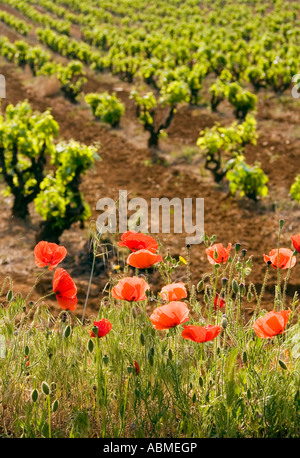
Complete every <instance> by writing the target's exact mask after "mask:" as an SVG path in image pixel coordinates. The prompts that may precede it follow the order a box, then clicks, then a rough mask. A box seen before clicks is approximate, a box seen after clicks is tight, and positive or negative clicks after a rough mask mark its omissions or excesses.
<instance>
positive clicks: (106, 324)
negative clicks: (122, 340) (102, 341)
mask: <svg viewBox="0 0 300 458" xmlns="http://www.w3.org/2000/svg"><path fill="white" fill-rule="evenodd" d="M96 328H98V331H97V335H96V334H95V333H94V330H95V331H96ZM111 329H112V324H111V322H110V321H108V320H107V319H106V318H103V319H102V320H100V321H94V326H93V329H92V331H91V337H104V336H106V334H108V333H109V331H111Z"/></svg>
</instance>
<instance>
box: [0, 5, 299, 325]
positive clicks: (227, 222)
mask: <svg viewBox="0 0 300 458" xmlns="http://www.w3.org/2000/svg"><path fill="white" fill-rule="evenodd" d="M1 8H2V6H1ZM8 10H9V9H8ZM16 15H18V14H16ZM19 16H20V17H21V15H19ZM23 19H24V18H23ZM76 33H77V35H78V31H77V29H75V30H74V34H75V35H76ZM0 34H4V35H7V36H8V37H9V39H10V40H12V41H13V40H14V39H16V38H20V37H19V36H18V35H17V34H16V33H14V32H12V31H11V30H9V29H8V28H7V27H6V26H5V25H2V24H0ZM29 40H30V41H31V42H34V40H35V39H34V33H31V35H30V37H29ZM0 73H1V74H4V75H5V77H6V82H7V97H6V99H3V100H2V106H1V110H2V112H3V111H4V109H5V107H6V106H7V104H8V103H13V104H16V103H18V102H20V101H22V100H25V99H27V100H28V101H29V102H30V104H31V105H32V107H33V108H34V109H36V110H39V111H44V110H46V109H47V108H50V109H51V112H52V114H53V116H54V118H55V119H56V120H57V121H58V123H59V126H60V139H62V138H63V139H66V140H68V139H71V138H74V139H76V140H78V141H81V142H84V143H86V144H92V143H94V142H96V141H97V142H100V143H101V149H100V151H99V153H100V155H101V161H100V162H98V163H97V164H96V166H95V169H94V170H93V171H90V172H89V173H87V174H86V176H85V177H84V178H83V181H82V191H83V193H84V195H85V198H86V200H87V201H88V203H89V204H90V207H91V210H92V214H93V216H92V220H93V221H94V220H96V218H97V216H98V215H99V213H98V212H97V211H96V202H97V201H98V199H100V198H101V197H110V198H113V199H117V198H118V193H119V190H127V191H128V196H129V199H130V198H131V197H142V198H145V199H146V200H147V201H148V203H149V202H150V199H151V198H153V197H159V198H160V197H168V198H173V197H179V198H181V199H183V198H185V197H192V198H193V199H195V198H197V197H203V198H204V202H205V231H206V232H207V233H208V234H209V235H212V234H216V236H217V241H218V242H223V243H224V244H226V245H227V243H228V242H231V243H232V244H235V243H236V242H239V243H241V245H242V248H246V249H247V250H248V251H247V255H249V256H253V260H254V266H253V271H252V274H251V277H250V279H251V281H253V282H254V283H255V284H256V286H257V290H258V291H259V290H260V287H261V284H262V281H263V277H264V273H265V268H266V266H265V263H264V260H263V254H264V253H267V252H269V251H270V250H271V249H272V248H275V247H276V246H277V233H278V221H279V219H281V218H283V219H284V220H285V225H284V228H283V234H282V239H281V246H286V247H291V241H290V236H291V235H293V234H296V233H299V232H300V207H299V204H297V203H295V202H293V201H292V200H291V198H290V197H289V189H290V186H291V184H292V182H293V181H294V178H295V176H296V174H297V173H298V172H299V167H300V155H299V151H300V127H299V125H300V124H299V120H300V105H299V101H298V99H293V98H292V96H291V93H290V91H287V92H286V93H285V94H284V95H282V96H280V97H277V96H275V95H273V94H272V93H270V92H263V91H262V92H261V93H259V94H258V98H259V104H258V109H257V114H256V118H257V122H258V134H259V139H258V142H257V145H256V146H250V147H247V149H246V159H247V161H248V162H249V163H251V164H252V163H253V162H254V161H255V160H258V161H260V162H261V166H262V168H263V170H264V171H265V173H266V174H267V175H268V177H269V196H268V197H267V198H265V199H263V200H262V201H258V202H252V201H249V200H247V199H240V198H238V197H232V196H230V195H229V193H228V187H227V186H226V184H223V185H222V186H217V185H216V184H215V183H214V182H213V180H212V177H211V176H210V175H209V174H208V173H204V171H203V169H202V167H201V166H202V163H201V159H200V158H199V155H196V157H194V159H193V160H192V161H189V160H188V159H187V158H186V154H187V152H188V150H187V147H191V148H195V143H196V140H197V138H198V135H199V132H200V131H201V130H202V129H203V128H205V127H206V126H212V125H213V124H214V122H216V121H218V122H220V123H222V124H226V125H227V124H230V123H231V122H232V121H233V120H234V116H233V113H232V110H231V108H230V107H229V106H228V105H227V104H226V103H223V104H221V105H220V108H219V112H218V113H211V112H210V110H209V109H208V108H207V106H205V105H204V104H203V106H200V107H197V108H195V107H189V106H182V107H180V108H179V110H178V112H177V113H176V115H175V118H174V121H173V123H172V124H171V126H170V128H169V129H168V131H167V132H168V138H167V139H166V140H163V141H162V142H161V145H160V147H161V150H160V156H161V158H162V159H163V161H162V163H161V164H152V165H151V161H150V159H151V154H150V151H149V150H148V148H147V134H145V133H144V131H143V128H142V126H141V125H140V124H139V122H138V121H137V119H136V117H135V110H134V104H133V102H132V100H130V99H129V92H130V90H131V88H132V86H131V85H129V84H127V83H124V82H122V81H120V80H118V79H117V78H114V77H112V76H111V75H109V74H102V75H95V74H92V73H91V72H88V73H89V77H88V82H87V83H86V85H85V87H84V91H83V92H85V93H88V92H91V91H97V92H102V91H104V90H108V91H116V93H117V95H118V97H120V98H121V99H122V101H123V102H124V103H125V105H126V113H125V115H124V118H123V119H122V121H121V126H120V127H119V128H118V129H112V128H110V127H107V126H106V125H104V124H101V123H99V122H97V121H95V120H94V119H93V116H92V115H91V113H90V110H89V109H88V107H87V105H86V104H85V102H84V100H83V97H81V98H80V100H79V103H78V104H72V103H70V102H69V101H67V100H66V99H65V98H64V97H63V95H62V94H61V93H60V91H59V88H58V86H57V84H56V82H55V80H49V79H46V78H41V77H38V78H33V77H32V75H31V73H30V71H29V70H28V69H26V70H25V71H23V70H20V69H18V68H16V67H15V66H14V65H13V64H11V63H7V62H5V61H4V60H1V61H0ZM0 187H1V188H2V189H3V188H4V184H3V183H2V184H1V183H0ZM11 206H12V199H11V198H4V197H3V196H2V197H1V201H0V208H1V215H2V218H1V220H0V279H4V277H5V276H7V275H9V276H11V277H12V279H13V283H14V287H13V290H14V292H15V293H17V292H20V293H22V294H23V295H26V294H27V293H28V292H29V291H30V289H31V286H32V285H33V283H34V279H35V276H36V274H37V273H38V272H39V271H38V269H37V268H36V266H35V264H34V257H33V248H34V246H35V235H36V231H37V228H38V225H39V223H40V219H39V217H38V216H37V215H36V214H35V212H34V208H32V209H31V219H30V220H28V221H26V222H24V221H19V220H16V219H14V218H12V216H11ZM88 236H89V225H88V224H87V225H86V227H85V228H84V229H80V227H79V226H77V225H75V226H74V227H72V228H71V229H70V230H69V231H66V232H65V233H64V234H63V236H62V237H61V240H60V242H61V244H63V245H65V246H66V248H67V250H68V256H67V258H66V259H65V261H63V263H62V264H61V266H62V267H64V268H66V269H67V270H68V271H69V272H70V273H71V275H72V276H73V278H74V280H75V282H76V284H77V286H78V299H79V304H78V310H77V315H78V317H81V315H82V309H83V304H84V300H85V295H86V291H87V285H88V280H89V274H90V267H91V255H90V252H89V244H88ZM118 237H119V236H117V237H116V239H118ZM158 239H159V240H160V241H161V243H162V245H163V246H162V250H161V251H162V254H165V253H166V252H167V250H168V249H169V250H170V254H171V255H172V256H174V257H177V258H178V256H179V255H182V256H185V255H186V249H185V234H180V235H178V234H158ZM105 242H107V240H106V241H105ZM108 242H109V245H108V251H109V257H108V258H107V259H106V260H105V265H103V262H102V261H99V262H98V263H97V266H96V272H95V276H94V278H93V282H92V288H91V294H90V298H89V302H88V310H87V314H88V315H89V314H91V313H92V314H93V315H94V314H96V313H97V311H98V309H99V306H100V301H101V298H102V297H103V296H105V294H106V293H103V288H104V287H105V285H106V283H107V281H108V280H109V278H110V275H111V274H112V273H113V275H115V274H114V265H115V264H116V263H119V262H120V263H121V265H122V260H121V261H120V259H118V257H117V251H116V250H115V248H114V247H113V245H112V242H113V240H112V239H111V240H110V241H108ZM115 245H116V244H115ZM122 258H123V259H124V254H122ZM99 259H101V258H99ZM191 271H192V279H193V281H194V282H198V281H199V279H200V278H201V276H202V274H203V273H204V272H206V271H211V266H210V264H209V263H208V262H207V258H206V255H205V247H204V246H203V245H193V246H192V249H191ZM299 273H300V262H299V263H297V264H296V266H295V268H294V269H293V271H292V274H291V281H290V287H289V289H288V298H289V299H291V298H292V296H293V294H294V292H295V291H297V290H298V289H299V288H300V280H299ZM275 276H276V275H275V270H274V272H272V275H271V278H270V281H269V285H268V288H267V291H266V295H265V300H264V305H265V306H266V307H267V308H269V309H270V308H272V293H273V291H274V282H275V281H276V279H275ZM51 280H52V274H51V273H50V272H49V274H47V275H46V277H44V278H43V281H42V282H41V283H40V285H39V286H38V287H37V289H36V290H35V291H34V293H33V296H32V298H33V299H34V298H38V297H40V296H41V295H43V294H47V293H48V292H50V291H51ZM173 280H174V281H175V280H182V281H185V280H186V272H185V268H184V267H182V268H180V269H179V270H178V271H177V272H176V273H175V276H174V277H173ZM150 282H151V285H152V287H153V289H154V290H155V291H157V290H158V289H159V287H160V286H161V284H162V283H161V280H160V278H159V276H158V274H157V272H153V273H150ZM47 303H49V306H50V307H51V309H52V311H53V312H54V313H56V312H57V311H58V306H57V304H56V302H55V300H50V299H49V300H48V299H47ZM252 306H253V305H251V304H248V303H246V304H245V307H246V308H249V309H251V307H252Z"/></svg>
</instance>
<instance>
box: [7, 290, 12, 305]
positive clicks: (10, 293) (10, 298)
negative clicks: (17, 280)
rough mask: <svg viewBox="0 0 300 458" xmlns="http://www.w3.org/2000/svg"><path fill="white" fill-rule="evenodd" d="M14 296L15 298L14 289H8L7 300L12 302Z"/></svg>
mask: <svg viewBox="0 0 300 458" xmlns="http://www.w3.org/2000/svg"><path fill="white" fill-rule="evenodd" d="M12 298H13V292H12V290H11V289H10V290H9V291H8V293H7V295H6V300H7V302H10V301H11V300H12Z"/></svg>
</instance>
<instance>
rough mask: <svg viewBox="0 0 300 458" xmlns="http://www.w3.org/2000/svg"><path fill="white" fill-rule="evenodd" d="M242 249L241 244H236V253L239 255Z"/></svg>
mask: <svg viewBox="0 0 300 458" xmlns="http://www.w3.org/2000/svg"><path fill="white" fill-rule="evenodd" d="M240 249H241V244H240V243H236V244H235V252H236V253H238V252H239V251H240Z"/></svg>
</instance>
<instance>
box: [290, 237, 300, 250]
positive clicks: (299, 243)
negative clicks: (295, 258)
mask: <svg viewBox="0 0 300 458" xmlns="http://www.w3.org/2000/svg"><path fill="white" fill-rule="evenodd" d="M291 239H292V242H293V247H294V248H295V250H296V251H298V253H300V234H297V235H292V236H291Z"/></svg>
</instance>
